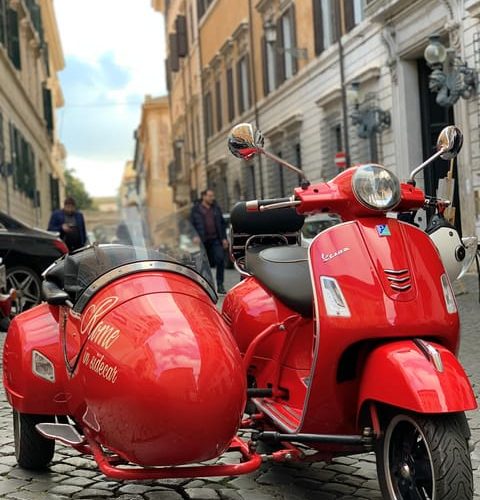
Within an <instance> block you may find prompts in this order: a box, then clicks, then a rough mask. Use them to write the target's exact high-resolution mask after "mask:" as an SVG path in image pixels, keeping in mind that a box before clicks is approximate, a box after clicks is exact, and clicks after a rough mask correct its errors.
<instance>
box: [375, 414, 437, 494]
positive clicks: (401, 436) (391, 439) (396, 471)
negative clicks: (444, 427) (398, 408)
mask: <svg viewBox="0 0 480 500" xmlns="http://www.w3.org/2000/svg"><path fill="white" fill-rule="evenodd" d="M383 453H384V457H385V475H386V478H387V486H388V491H389V494H390V498H391V499H392V500H393V499H394V500H436V495H435V475H434V470H433V462H432V456H431V453H430V449H429V447H428V443H427V441H426V439H425V435H424V434H423V432H422V430H421V429H420V427H419V426H418V424H417V423H416V422H415V420H413V419H412V418H410V417H407V416H405V415H399V416H397V417H394V418H393V419H392V421H391V422H390V424H389V426H388V429H387V432H386V433H385V444H384V450H383Z"/></svg>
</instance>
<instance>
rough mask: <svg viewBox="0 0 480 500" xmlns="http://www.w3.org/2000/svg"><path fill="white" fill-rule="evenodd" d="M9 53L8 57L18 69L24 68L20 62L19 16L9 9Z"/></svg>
mask: <svg viewBox="0 0 480 500" xmlns="http://www.w3.org/2000/svg"><path fill="white" fill-rule="evenodd" d="M7 51H8V57H9V58H10V60H11V61H12V63H13V65H14V66H15V67H16V68H17V69H21V68H22V64H21V61H20V37H19V33H18V14H17V11H15V10H13V9H7Z"/></svg>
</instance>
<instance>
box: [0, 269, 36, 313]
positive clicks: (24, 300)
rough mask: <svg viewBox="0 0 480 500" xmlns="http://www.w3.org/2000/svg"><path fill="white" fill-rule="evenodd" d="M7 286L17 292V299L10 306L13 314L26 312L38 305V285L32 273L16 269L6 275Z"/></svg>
mask: <svg viewBox="0 0 480 500" xmlns="http://www.w3.org/2000/svg"><path fill="white" fill-rule="evenodd" d="M7 286H8V287H9V288H15V290H16V291H17V298H16V299H15V300H14V302H13V304H12V312H13V313H14V314H18V313H21V312H22V311H26V310H27V309H30V308H31V307H33V306H36V305H37V304H39V303H40V285H39V284H38V280H37V279H36V276H35V275H34V274H33V272H32V271H29V270H28V269H18V270H14V271H12V272H10V273H8V274H7Z"/></svg>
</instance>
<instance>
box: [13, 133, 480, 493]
mask: <svg viewBox="0 0 480 500" xmlns="http://www.w3.org/2000/svg"><path fill="white" fill-rule="evenodd" d="M458 134H459V132H457V131H456V130H452V129H448V130H447V131H446V132H445V133H444V134H443V135H442V136H441V141H440V149H439V153H438V155H440V154H442V155H446V154H456V153H457V152H458V149H459V142H458V138H459V137H460V136H459V135H458ZM258 141H259V138H257V141H255V140H254V134H253V130H252V128H251V126H249V125H242V126H239V127H238V128H236V129H234V131H233V132H232V136H231V140H230V148H231V149H232V151H234V152H235V153H236V154H237V155H239V156H241V157H247V156H248V157H249V156H251V155H252V154H256V153H260V152H263V148H262V146H261V144H260V143H259V142H258ZM424 204H425V197H424V195H423V193H422V192H421V191H420V190H419V189H417V188H415V187H414V186H412V185H408V184H404V185H400V184H399V182H398V180H397V179H396V177H395V176H394V175H393V174H391V173H390V172H388V171H387V170H385V169H384V168H382V167H379V166H376V165H367V166H364V167H359V168H356V169H350V170H348V171H346V172H344V173H343V174H341V175H339V176H337V177H336V178H335V179H334V180H332V181H331V182H329V183H322V184H318V185H308V183H307V182H306V181H305V180H304V181H303V182H302V187H301V188H298V189H296V190H295V195H294V196H293V197H292V198H290V199H286V200H282V201H279V200H274V201H271V200H270V201H267V202H253V203H249V204H246V205H245V204H244V205H239V206H238V207H237V208H236V209H235V210H234V213H233V214H232V226H233V232H234V236H233V238H234V245H233V247H234V248H233V249H234V253H236V257H237V267H239V269H240V270H241V272H242V273H243V274H244V275H245V279H244V280H243V281H242V282H241V283H239V284H238V285H237V286H235V287H234V288H233V289H232V290H231V292H230V293H229V294H228V295H227V297H226V298H225V302H224V306H223V311H222V315H220V314H219V313H218V311H217V309H216V308H215V304H214V303H215V299H216V296H215V292H214V290H213V288H212V286H211V284H210V283H211V275H210V270H209V267H208V265H206V260H205V258H204V255H203V253H202V252H201V249H200V248H199V246H198V244H197V243H195V241H196V240H195V238H194V236H193V235H192V234H191V233H190V232H189V230H188V224H186V222H185V221H181V220H180V221H177V222H178V223H175V224H168V223H167V221H157V222H158V223H156V224H150V225H149V226H148V225H147V223H146V222H145V220H146V218H145V217H142V215H141V214H136V215H137V216H138V217H133V220H132V217H126V221H125V223H124V225H123V228H122V231H118V237H119V241H117V242H116V243H114V244H108V245H93V246H91V247H87V248H86V249H83V250H80V251H78V252H76V253H73V254H70V255H67V256H65V257H64V258H63V259H61V260H60V261H58V262H57V263H56V264H54V265H53V266H52V267H51V268H50V269H48V270H47V271H46V273H45V275H44V284H43V290H44V295H45V299H46V303H44V304H42V305H39V306H37V307H35V308H33V309H31V310H29V311H26V312H25V313H22V314H20V315H18V316H17V317H16V318H15V319H14V320H13V321H12V324H11V326H10V328H9V331H8V334H7V338H6V342H5V347H4V386H5V389H6V393H7V398H8V401H9V402H10V404H11V405H12V407H13V418H14V438H15V451H16V457H17V461H18V463H19V464H20V465H21V466H22V467H26V468H34V469H40V468H42V467H45V466H46V465H48V463H49V462H50V460H51V459H52V457H53V453H54V440H55V439H57V440H60V441H62V442H64V443H67V444H70V445H71V446H73V447H74V448H76V449H77V450H79V451H81V452H83V453H85V454H92V455H93V456H94V457H95V459H96V461H97V463H98V465H99V467H100V470H101V471H102V472H103V473H104V474H106V475H108V476H111V477H116V478H120V479H152V478H165V477H194V476H199V477H205V476H226V475H238V474H244V473H248V472H251V471H253V470H255V469H256V468H258V467H259V466H260V464H261V461H262V459H268V458H270V459H272V460H276V461H284V460H295V459H298V460H302V459H306V457H305V456H304V453H303V451H302V450H303V448H302V447H303V446H305V445H308V446H310V447H311V448H312V449H313V450H317V454H316V455H313V456H312V455H309V457H308V459H309V460H325V459H329V458H331V457H332V456H335V455H341V454H344V455H346V454H351V453H357V452H360V451H364V450H370V449H373V448H375V449H376V452H377V456H378V464H379V466H378V471H379V478H380V484H381V487H382V491H383V493H384V496H385V498H390V499H396V500H401V499H405V500H408V499H418V498H424V499H427V498H429V499H431V500H432V499H434V500H446V499H451V498H453V496H454V495H456V498H464V499H471V498H472V495H473V494H472V473H471V466H470V459H469V454H468V437H469V431H468V426H467V425H466V421H465V417H464V414H463V412H464V411H465V410H468V409H473V408H475V407H476V402H475V398H474V395H473V392H472V390H471V387H470V385H469V381H468V379H467V377H466V375H465V373H464V371H463V369H462V368H461V366H460V364H459V363H458V361H457V359H456V356H455V355H456V353H457V351H458V342H459V338H458V335H459V331H458V326H459V325H458V314H457V310H456V303H455V298H454V296H453V292H452V290H451V287H450V282H449V280H448V278H447V276H446V274H445V269H444V268H443V265H442V263H441V261H440V259H439V256H438V253H437V251H436V250H435V247H434V246H433V244H432V243H431V242H430V240H429V238H428V236H427V235H425V234H424V233H423V232H421V231H420V230H418V229H417V228H415V227H414V226H412V225H410V224H404V223H401V222H399V221H397V220H396V219H393V218H386V217H385V212H387V211H391V210H396V211H405V210H410V209H417V208H419V207H421V206H423V205H424ZM267 206H268V207H269V208H271V209H279V211H277V212H275V211H273V210H271V211H267V210H265V208H266V207H267ZM247 208H248V209H249V210H252V209H253V210H255V211H257V210H259V211H260V213H255V212H251V211H247V210H246V209H247ZM293 208H296V211H295V210H293ZM134 210H135V209H134ZM282 210H283V212H282ZM318 211H326V212H327V211H332V212H337V213H339V214H341V215H342V218H343V220H344V221H345V222H344V223H343V224H341V225H339V226H336V227H333V228H330V229H329V230H327V231H326V232H324V233H322V234H320V235H319V236H318V237H317V238H316V239H315V240H314V242H313V243H312V245H311V246H310V248H309V249H308V251H306V250H302V249H301V248H300V247H299V246H297V245H295V244H294V243H296V238H297V235H298V230H299V228H300V227H301V225H302V223H303V216H302V215H301V214H303V213H312V212H318ZM134 215H135V214H134ZM265 217H267V218H266V219H265ZM147 227H150V231H148V230H147ZM120 236H121V241H120ZM279 243H283V244H279ZM288 243H293V244H292V245H289V244H288ZM242 262H243V264H242ZM241 353H242V354H243V359H242V356H241ZM246 382H248V388H247V383H246ZM247 396H248V404H247V405H246V403H247ZM245 406H247V408H252V406H254V407H255V411H253V412H252V414H251V416H250V417H249V418H247V419H245V420H243V421H242V420H241V419H242V416H243V413H244V409H245ZM240 425H242V427H244V428H245V429H248V430H250V431H251V436H252V437H251V440H250V441H248V442H247V441H245V440H243V439H240V438H238V437H236V434H237V431H238V429H239V427H240ZM259 441H271V442H273V443H277V444H279V445H280V447H279V450H278V451H276V452H274V453H272V454H271V455H269V456H266V457H262V456H260V454H259V453H258V452H257V451H256V449H257V448H256V445H257V443H258V442H259ZM228 449H230V450H238V451H239V452H240V453H241V455H242V461H241V462H240V463H238V464H231V465H230V464H229V465H195V464H197V463H199V462H204V461H206V460H210V459H212V458H215V457H218V456H220V455H221V454H222V453H223V452H224V451H225V450H228ZM131 464H133V465H134V466H133V467H131V466H129V465H131ZM179 465H181V467H177V466H179ZM450 465H451V467H450Z"/></svg>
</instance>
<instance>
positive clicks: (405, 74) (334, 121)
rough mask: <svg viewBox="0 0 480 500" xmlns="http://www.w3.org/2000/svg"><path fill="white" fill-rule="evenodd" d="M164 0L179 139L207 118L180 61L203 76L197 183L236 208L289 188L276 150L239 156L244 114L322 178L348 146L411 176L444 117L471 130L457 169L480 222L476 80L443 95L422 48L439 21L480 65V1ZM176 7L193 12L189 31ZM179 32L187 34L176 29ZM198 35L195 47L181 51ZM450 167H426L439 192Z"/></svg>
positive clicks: (459, 192)
mask: <svg viewBox="0 0 480 500" xmlns="http://www.w3.org/2000/svg"><path fill="white" fill-rule="evenodd" d="M156 3H157V4H158V5H157V7H159V8H161V9H162V11H163V12H164V13H165V15H166V19H167V23H166V25H167V45H168V69H169V75H170V77H169V79H170V94H169V95H170V100H171V106H172V109H177V111H176V112H175V113H173V112H172V144H173V145H175V144H177V145H178V144H180V142H178V141H177V142H175V141H176V139H178V138H180V136H181V133H183V132H185V133H186V132H187V129H188V127H186V128H184V129H182V128H181V126H180V124H181V123H184V124H187V123H194V125H195V122H196V119H194V118H193V117H192V115H191V114H190V109H191V106H189V105H188V103H189V101H188V99H184V94H183V93H182V92H184V90H182V89H185V85H184V79H183V78H182V74H183V73H182V71H183V70H184V69H185V68H186V67H191V66H195V65H198V67H199V71H200V75H201V77H200V79H199V83H198V82H197V83H196V84H197V85H198V84H199V86H200V89H199V92H200V94H199V95H200V96H201V98H200V99H198V100H197V104H198V109H199V110H200V111H201V112H202V119H201V121H200V124H199V126H198V134H199V135H200V138H199V141H198V142H199V144H200V145H203V149H200V150H199V154H200V155H201V160H202V162H203V165H202V168H204V169H205V174H204V175H203V176H201V177H200V179H199V183H198V184H195V183H193V182H191V183H190V186H191V189H192V190H193V191H194V192H195V193H196V192H197V191H198V190H199V189H203V188H205V187H206V186H207V185H208V186H209V187H213V188H215V190H216V192H217V197H218V198H219V199H220V202H221V204H222V205H223V206H224V207H225V208H230V207H231V205H232V204H233V203H234V202H236V201H238V200H239V199H248V198H255V197H257V198H260V197H276V196H284V195H288V194H289V193H290V192H291V189H292V187H293V186H294V185H296V184H297V183H298V179H297V178H296V176H295V175H293V174H291V173H290V172H287V171H285V170H283V169H280V168H279V166H278V165H276V164H274V163H273V162H270V161H267V160H266V159H265V158H256V159H255V160H253V161H252V162H251V163H250V164H247V165H245V164H243V165H242V164H241V162H240V161H239V160H237V159H235V158H233V157H231V156H229V155H228V153H227V148H226V141H227V137H228V133H229V130H230V128H231V126H232V125H233V124H235V123H238V122H241V121H249V122H253V123H255V124H256V125H257V126H258V127H259V128H260V129H261V130H262V132H263V134H264V136H265V138H266V147H267V148H269V149H270V150H272V152H274V153H276V154H277V155H279V156H281V157H282V158H284V159H287V160H289V161H291V162H292V163H295V164H296V165H298V166H300V167H301V168H302V169H303V170H304V171H305V173H306V175H307V177H309V178H310V180H312V181H319V180H322V179H324V180H328V179H330V178H332V177H333V176H334V175H336V174H337V173H338V171H339V170H338V167H337V166H336V164H335V155H336V153H338V152H344V153H346V154H347V161H348V163H349V164H355V163H360V162H369V161H373V162H378V163H382V164H384V165H385V166H386V167H387V168H389V169H392V170H393V171H395V172H396V173H397V175H398V176H399V177H400V178H401V179H407V178H408V175H409V172H410V171H411V170H412V169H413V168H414V167H415V166H416V165H418V164H420V163H421V162H422V161H423V160H424V159H426V158H427V157H428V156H430V155H431V153H432V151H433V150H434V143H435V139H436V136H437V135H438V132H439V131H440V130H441V128H442V127H443V126H445V125H447V124H452V123H455V124H456V125H458V126H459V127H460V128H461V129H462V130H463V132H464V139H465V140H464V147H463V150H462V152H461V154H460V156H459V158H458V162H457V165H456V166H455V169H454V174H455V180H456V191H455V195H454V197H453V198H454V199H453V201H454V204H455V208H456V216H457V221H458V222H459V223H461V226H462V230H463V233H464V234H465V235H468V234H474V232H475V231H476V230H477V231H478V230H479V226H480V102H479V93H478V92H475V91H474V92H471V95H468V93H465V97H468V98H463V97H461V98H459V99H458V100H456V102H454V103H452V105H450V106H445V103H446V102H445V99H442V96H441V93H442V92H443V91H445V87H444V88H443V90H440V92H432V91H431V89H430V87H431V86H432V84H433V86H434V87H435V85H434V84H435V82H432V80H431V77H430V75H431V72H432V70H431V68H430V67H429V66H428V65H427V63H426V61H425V59H424V50H425V48H426V47H427V45H428V44H429V36H430V35H432V34H434V33H435V34H438V35H439V37H440V40H441V41H442V43H443V45H444V46H446V47H447V48H450V49H452V50H451V51H450V52H452V53H454V54H455V55H456V56H458V57H459V58H461V60H462V61H463V62H466V63H467V65H468V67H469V68H473V69H474V70H476V71H480V63H479V60H480V52H479V51H480V49H479V43H478V40H479V33H480V1H479V0H441V1H434V0H243V1H240V2H236V4H235V8H234V9H232V6H231V2H228V1H227V0H200V1H198V2H189V1H188V0H172V1H170V2H168V3H167V2H162V1H161V0H158V2H156ZM178 16H185V25H186V26H187V27H189V28H188V29H187V30H183V29H182V24H181V23H180V24H178V23H177V22H176V19H177V18H178ZM182 22H183V21H182ZM190 27H191V28H190ZM195 28H196V29H195ZM182 37H183V38H185V37H186V38H187V40H186V41H182V42H179V40H181V39H182ZM190 40H194V41H195V42H194V43H195V47H196V50H197V54H198V57H197V58H192V57H191V54H190V52H189V51H184V50H182V48H183V45H185V44H187V45H188V47H189V48H190V45H191V43H190ZM455 64H457V67H458V60H457V62H456V63H455ZM195 74H196V73H195ZM192 81H193V80H192ZM195 81H196V80H195ZM187 82H188V79H187ZM192 88H193V87H192ZM439 88H440V87H439V86H437V88H436V89H435V90H439ZM187 90H188V85H187ZM187 97H188V96H187ZM180 116H181V119H180V118H179V117H180ZM180 131H182V132H180ZM202 134H203V136H202ZM192 136H195V134H192ZM179 165H180V164H179V163H176V164H175V166H176V167H177V168H178V167H179ZM447 170H448V165H447V164H446V162H443V161H438V162H437V163H436V164H435V165H434V167H432V168H430V169H428V170H427V171H426V172H425V178H424V179H421V180H420V182H422V183H423V184H424V187H425V189H426V191H427V193H428V194H432V195H433V194H435V192H436V189H437V185H438V180H439V178H441V177H444V176H445V175H446V172H447ZM475 226H477V229H476V227H475Z"/></svg>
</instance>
